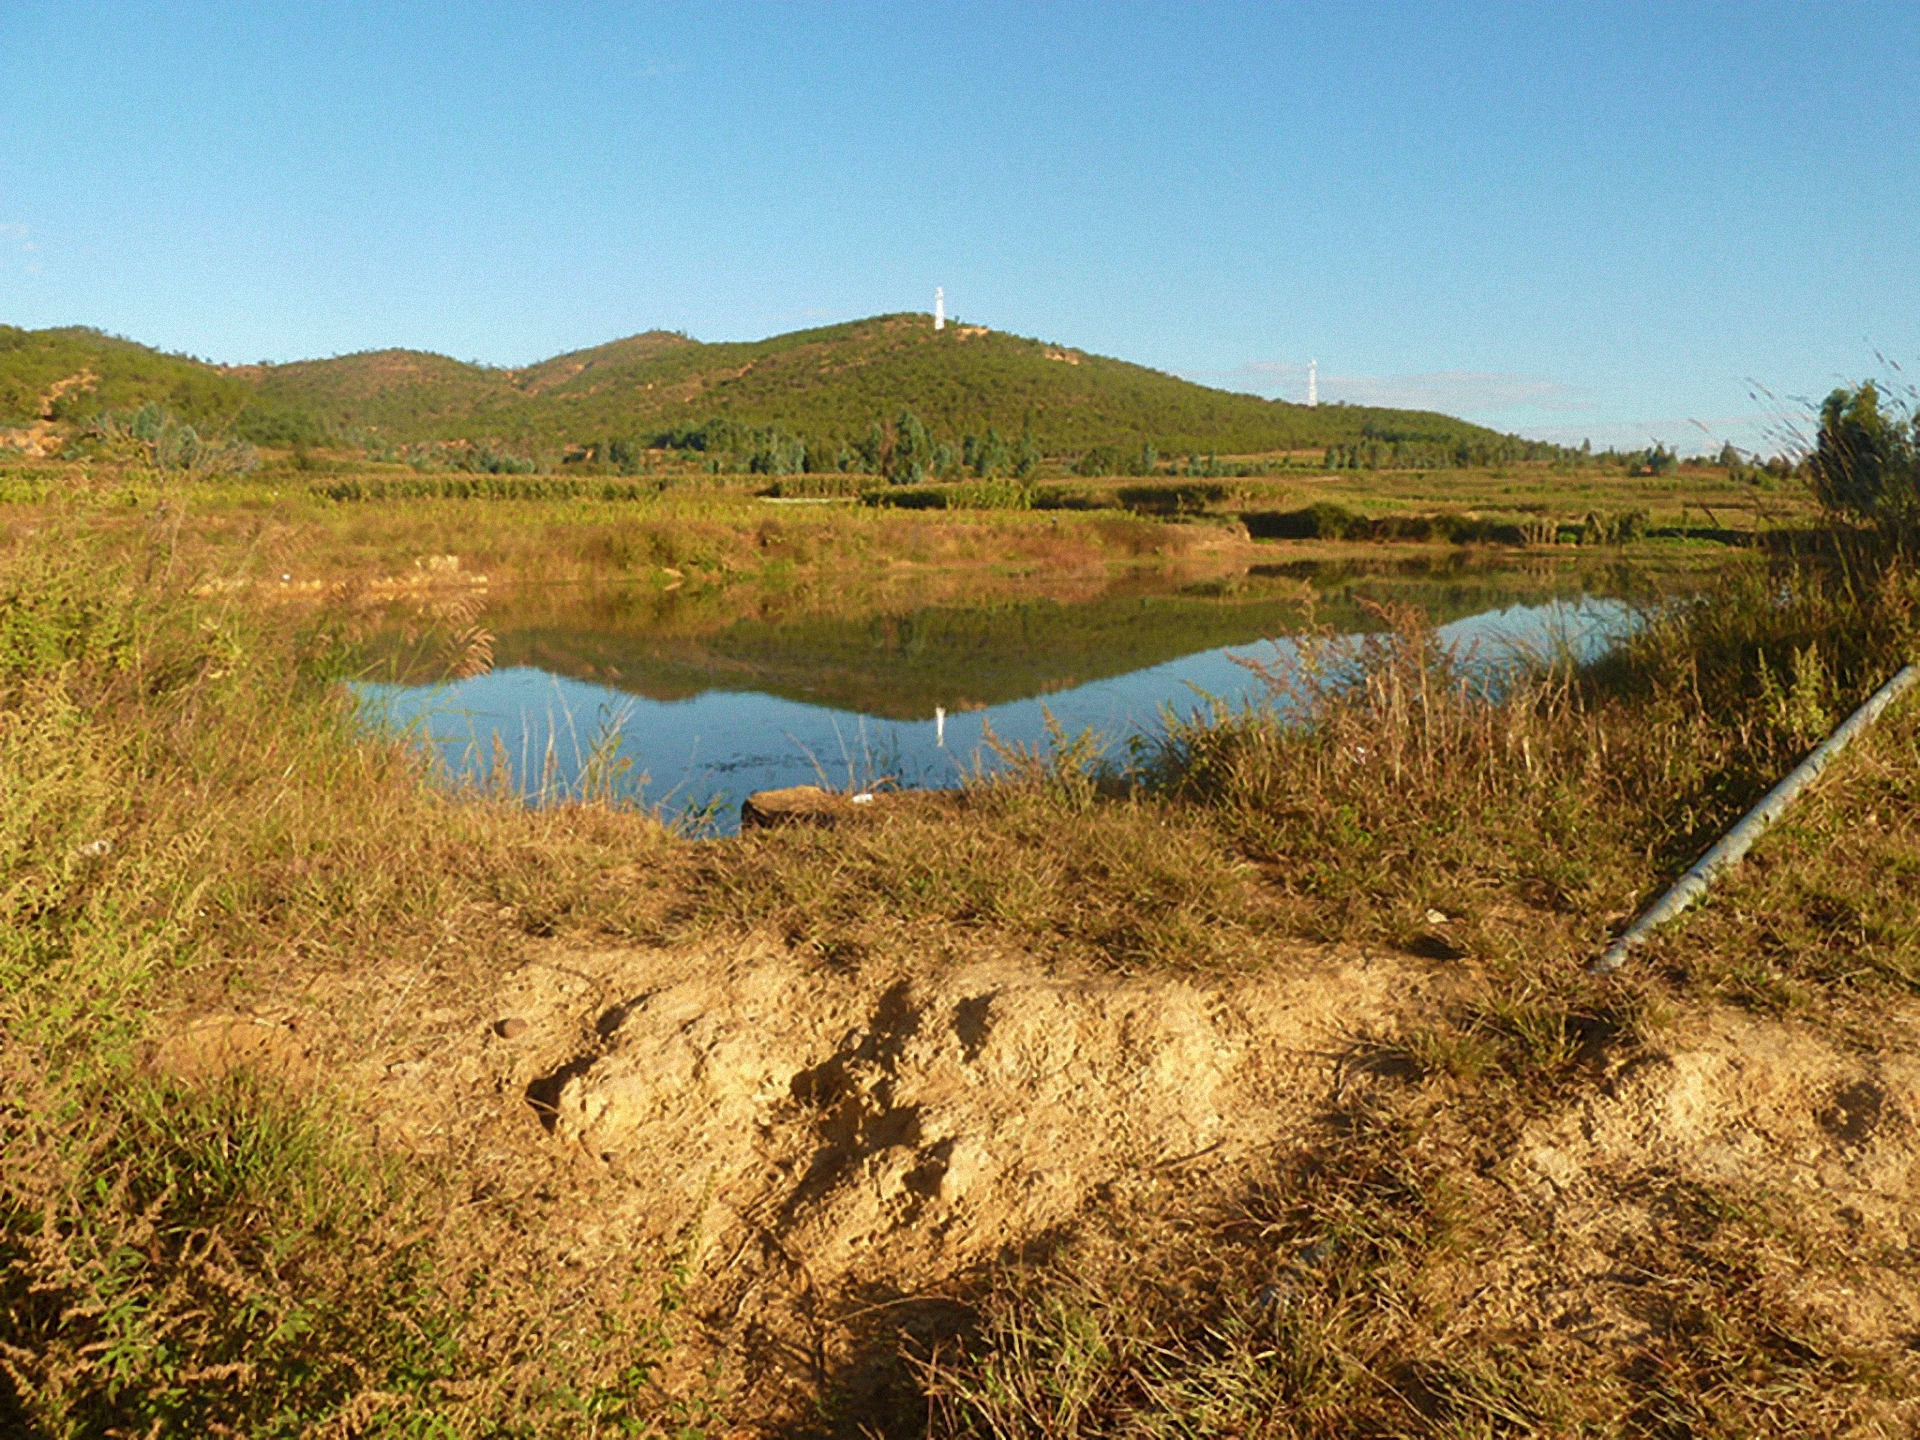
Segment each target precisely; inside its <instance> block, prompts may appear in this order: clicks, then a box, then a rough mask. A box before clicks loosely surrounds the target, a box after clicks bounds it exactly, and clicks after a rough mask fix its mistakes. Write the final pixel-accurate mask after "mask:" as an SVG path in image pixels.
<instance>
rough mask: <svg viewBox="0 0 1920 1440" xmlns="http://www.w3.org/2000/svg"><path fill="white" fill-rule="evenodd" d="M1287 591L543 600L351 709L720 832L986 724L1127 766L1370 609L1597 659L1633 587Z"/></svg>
mask: <svg viewBox="0 0 1920 1440" xmlns="http://www.w3.org/2000/svg"><path fill="white" fill-rule="evenodd" d="M1303 570H1308V567H1288V568H1287V569H1286V570H1284V571H1282V570H1279V569H1277V568H1276V569H1273V570H1267V571H1262V570H1259V569H1255V570H1250V571H1245V572H1241V573H1238V574H1232V575H1226V576H1219V575H1215V576H1209V577H1205V578H1202V579H1198V580H1196V579H1194V578H1193V577H1192V576H1190V575H1179V574H1146V575H1143V574H1140V573H1137V572H1135V573H1129V574H1126V575H1124V576H1119V577H1114V578H1110V579H1099V580H1094V581H1091V582H1090V581H1088V580H1087V579H1086V577H1079V578H1078V579H1077V580H1076V581H1075V582H1074V583H1072V584H1065V585H1060V584H1056V585H1048V584H1046V583H1045V582H1044V581H1043V580H1042V581H1036V580H1035V579H1034V578H1032V577H1028V578H1027V579H1025V580H1022V581H1020V582H1017V583H1001V584H998V585H995V586H981V585H978V584H969V583H967V582H965V581H957V582H955V584H954V585H952V586H949V587H948V588H947V589H946V590H945V591H944V592H943V591H939V590H938V589H937V588H936V591H935V593H931V594H929V593H910V594H886V593H882V594H877V595H846V594H825V593H820V592H817V591H816V592H811V593H798V594H795V593H783V594H775V595H768V594H757V595H756V594H752V593H748V594H744V595H743V594H740V593H737V592H729V593H708V594H705V595H698V594H696V595H692V596H676V595H667V594H662V593H660V592H658V591H655V590H650V589H646V588H641V587H635V588H633V589H631V590H622V589H620V588H617V587H616V588H613V589H608V588H606V587H595V588H593V589H591V590H588V591H570V590H568V589H566V588H565V587H550V588H548V589H546V590H543V591H539V592H526V591H523V592H522V593H520V594H519V595H517V596H514V597H511V598H510V599H508V600H506V601H504V602H503V603H502V604H500V605H499V606H498V607H496V609H494V610H493V611H492V612H490V613H489V615H488V616H487V617H486V618H487V619H488V621H489V622H490V623H491V624H492V625H493V626H494V627H495V628H494V639H493V653H494V658H495V665H494V668H492V669H491V670H490V671H489V672H488V673H485V674H481V675H476V676H473V677H471V678H467V679H461V680H456V681H442V682H438V683H432V682H424V683H423V682H421V681H419V680H418V678H417V675H414V674H408V673H405V671H406V670H409V669H410V670H412V671H415V672H417V671H418V670H419V669H420V668H422V667H421V666H420V665H419V664H418V663H415V664H413V665H411V666H409V667H398V668H399V669H400V670H401V673H399V674H397V677H396V678H395V679H394V680H391V681H385V682H378V681H369V682H365V683H363V684H361V685H360V686H359V687H358V689H359V691H360V694H361V697H362V703H363V708H364V710H365V712H366V713H367V714H368V715H369V716H370V717H373V718H375V719H376V720H378V721H379V722H381V723H384V724H387V725H389V726H393V727H397V728H401V729H404V730H407V731H410V732H411V733H413V734H414V735H416V736H418V737H420V738H421V739H422V740H423V741H425V742H426V743H428V744H430V745H431V746H432V747H434V749H435V750H437V752H438V754H439V757H440V759H441V761H442V762H443V763H444V765H445V767H446V769H447V771H448V773H449V774H450V776H452V777H454V778H456V779H458V780H463V781H470V782H477V783H492V782H495V781H498V780H501V779H505V780H506V782H507V783H509V784H511V785H512V786H513V787H515V788H516V789H518V790H519V791H520V792H521V793H522V794H524V795H526V796H527V797H528V798H530V799H534V800H540V799H563V798H567V797H569V796H571V795H574V794H577V793H579V791H580V789H581V788H582V787H583V786H585V785H590V784H593V783H594V782H595V778H596V775H597V777H598V780H599V783H600V784H603V785H604V784H606V783H607V782H608V780H609V779H610V780H611V783H612V787H613V789H614V791H615V793H618V794H621V795H623V796H626V797H628V798H632V799H635V800H638V801H639V802H641V803H644V804H648V805H651V806H654V807H657V808H658V809H659V810H660V811H661V813H662V814H663V815H666V816H668V817H670V818H672V817H688V816H692V817H704V818H703V819H700V820H699V821H698V823H699V824H701V825H703V826H705V827H710V828H711V829H712V830H714V831H717V832H720V833H726V832H728V831H730V830H732V829H733V828H734V827H735V826H736V825H737V822H738V816H739V807H740V802H741V800H743V799H744V798H745V797H746V796H747V795H748V794H750V793H751V792H753V791H755V790H763V789H772V788H777V787H781V786H787V785H801V784H823V785H827V786H831V787H834V788H843V789H844V788H851V789H854V790H860V789H866V788H870V787H873V786H876V785H899V786H950V785H955V784H958V783H960V782H961V781H962V780H963V779H964V778H965V777H966V776H968V775H970V774H974V773H976V772H979V771H982V770H991V769H992V768H993V767H994V766H995V764H996V763H997V762H996V759H995V756H994V754H993V752H992V750H991V748H990V747H989V746H987V745H986V744H984V743H983V742H984V740H985V738H986V736H987V734H988V729H987V727H989V726H990V727H991V733H992V735H993V736H995V737H997V738H998V739H999V740H1000V741H1001V742H1002V743H1020V744H1025V745H1037V746H1044V745H1045V743H1046V740H1047V729H1048V724H1047V720H1048V716H1049V715H1051V716H1052V717H1053V720H1054V721H1055V722H1056V723H1057V724H1058V725H1059V726H1060V727H1062V728H1063V729H1064V730H1065V731H1067V732H1068V733H1069V734H1074V733H1078V732H1080V731H1082V730H1086V729H1089V728H1090V729H1092V730H1094V731H1096V732H1098V733H1099V734H1100V736H1101V737H1102V738H1103V739H1104V740H1105V742H1106V743H1107V744H1108V746H1109V749H1110V751H1118V750H1121V749H1123V748H1124V746H1125V743H1126V741H1127V739H1128V737H1129V736H1134V735H1149V736H1150V735H1151V734H1152V733H1154V732H1155V731H1156V730H1157V729H1159V728H1160V727H1161V725H1162V723H1163V715H1164V714H1165V713H1166V712H1168V711H1172V712H1174V713H1187V712H1190V711H1192V710H1195V709H1198V708H1202V707H1204V706H1206V705H1209V704H1211V703H1213V702H1214V701H1219V702H1223V703H1226V704H1228V705H1239V704H1244V703H1248V702H1251V701H1257V700H1258V699H1260V698H1261V697H1262V696H1263V695H1264V694H1265V693H1266V692H1265V685H1264V683H1263V682H1262V680H1261V679H1260V677H1259V676H1258V675H1257V674H1256V673H1254V672H1253V671H1252V670H1250V669H1249V668H1248V667H1247V666H1246V665H1244V664H1242V663H1240V661H1241V658H1242V657H1254V658H1257V659H1262V660H1265V661H1268V662H1272V661H1274V660H1276V659H1277V658H1280V656H1281V655H1282V654H1283V653H1284V652H1285V651H1286V650H1287V649H1289V648H1290V646H1291V641H1290V640H1289V639H1288V638H1287V637H1288V636H1289V635H1292V634H1298V633H1300V631H1301V629H1302V627H1303V626H1305V625H1308V624H1314V625H1317V626H1319V627H1320V628H1321V629H1322V630H1327V629H1331V630H1333V631H1335V632H1339V633H1349V634H1359V633H1363V632H1365V631H1368V630H1377V629H1379V628H1381V624H1382V620H1381V617H1380V615H1379V613H1378V611H1377V609H1375V608H1373V607H1374V606H1377V605H1379V604H1383V603H1399V604H1411V605H1417V606H1419V607H1420V608H1421V609H1422V610H1423V611H1424V612H1425V613H1427V614H1428V615H1429V617H1430V618H1432V619H1433V620H1434V621H1435V622H1436V623H1437V625H1438V633H1439V635H1440V637H1441V638H1442V639H1443V640H1444V641H1445V642H1447V643H1448V644H1449V645H1450V646H1452V647H1453V648H1454V649H1455V651H1456V653H1458V654H1459V655H1461V656H1462V657H1463V658H1464V659H1465V660H1466V661H1467V663H1469V664H1472V665H1476V666H1483V667H1491V668H1494V669H1497V668H1498V667H1500V666H1502V665H1506V664H1511V663H1513V661H1514V660H1515V659H1516V658H1517V657H1519V656H1522V655H1525V654H1530V653H1531V654H1538V653H1541V652H1543V651H1545V650H1548V649H1554V648H1561V647H1566V648H1570V649H1571V650H1572V651H1573V652H1574V653H1575V654H1577V655H1580V656H1582V657H1591V656H1593V655H1596V654H1598V653H1599V652H1600V651H1601V650H1603V649H1604V648H1605V647H1606V646H1607V645H1608V644H1609V643H1611V642H1612V640H1613V639H1614V638H1615V637H1616V636H1617V635H1619V634H1620V633H1621V631H1622V629H1623V628H1624V627H1625V626H1626V625H1627V624H1629V623H1630V621H1631V616H1632V614H1633V613H1634V612H1633V609H1632V607H1631V606H1630V605H1629V604H1628V603H1627V602H1626V601H1625V600H1624V599H1623V598H1622V596H1623V594H1624V593H1625V592H1628V591H1631V590H1633V589H1634V588H1635V587H1636V586H1637V585H1639V584H1640V583H1641V582H1640V579H1639V577H1629V576H1623V575H1620V574H1618V573H1614V572H1596V571H1592V570H1588V571H1577V570H1560V571H1542V570H1534V571H1526V572H1522V571H1503V570H1481V571H1472V572H1466V573H1451V574H1450V573H1438V574H1436V573H1425V572H1422V571H1420V570H1419V569H1417V568H1415V569H1414V570H1411V571H1409V570H1407V569H1405V568H1401V569H1397V570H1387V571H1383V572H1371V571H1366V570H1358V571H1353V570H1349V571H1324V570H1322V571H1320V572H1313V571H1311V570H1308V573H1305V574H1303V573H1302V571H1303ZM1303 579H1308V580H1311V581H1312V583H1313V584H1314V588H1315V591H1316V592H1317V598H1316V600H1315V601H1314V603H1313V608H1312V611H1311V613H1310V612H1309V610H1308V609H1307V608H1306V607H1305V606H1304V605H1303V603H1302V599H1301V596H1302V590H1301V581H1302V580H1303ZM982 591H985V592H987V593H980V592H982ZM1276 647H1277V648H1276ZM410 680H411V681H413V683H408V682H409V681H410ZM503 762H504V772H503V771H502V768H501V767H502V764H503Z"/></svg>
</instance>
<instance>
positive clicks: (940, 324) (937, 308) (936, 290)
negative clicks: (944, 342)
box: [933, 285, 947, 330]
mask: <svg viewBox="0 0 1920 1440" xmlns="http://www.w3.org/2000/svg"><path fill="white" fill-rule="evenodd" d="M933 328H934V329H936V330H944V329H946V328H947V292H946V291H945V290H942V289H941V288H940V287H939V286H938V285H936V286H934V287H933Z"/></svg>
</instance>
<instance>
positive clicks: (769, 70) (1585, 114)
mask: <svg viewBox="0 0 1920 1440" xmlns="http://www.w3.org/2000/svg"><path fill="white" fill-rule="evenodd" d="M0 54H4V55H5V56H6V57H7V61H6V64H5V66H4V69H3V70H0V121H3V122H4V130H3V131H0V134H4V137H5V140H4V143H3V144H0V322H5V323H12V324H17V325H28V326H39V325H51V324H73V323H82V324H89V325H97V326H100V327H101V328H103V329H107V330H111V331H114V332H116V333H120V334H125V335H129V336H132V337H133V338H135V339H139V340H144V341H147V342H149V343H152V344H156V345H160V346H162V347H164V348H166V349H171V350H180V351H187V352H190V353H193V354H198V355H203V356H206V357H208V358H211V359H216V360H221V361H229V362H240V361H251V360H258V359H277V360H279V359H295V358H301V357H306V356H313V355H326V354H335V353H341V352H346V351H351V350H361V349H370V348H377V347H382V346H387V345H408V346H417V347H421V348H425V349H432V350H439V351H443V352H446V353H449V354H453V355H456V356H458V357H460V358H462V359H479V360H484V361H488V362H490V363H502V364H513V363H522V362H526V361H529V360H532V359H536V358H539V357H542V356H546V355H549V354H553V353H556V352H559V351H562V350H567V349H574V348H578V347H581V346H585V345H591V344H595V343H598V342H600V341H603V340H607V339H610V338H612V337H614V336H617V335H622V334H628V333H631V332H633V331H636V330H643V329H652V328H666V329H675V330H684V331H686V332H687V333H689V334H691V335H694V336H697V337H699V338H701V339H716V340H717V339H736V338H748V337H756V336H761V335H766V334H772V333H775V332H778V331H781V330H789V329H794V328H798V327H800V326H803V325H808V324H817V323H825V322H827V321H830V320H835V319H845V318H852V317H855V316H860V315H867V314H874V313H878V312H882V311H889V310H906V309H917V310H924V309H929V308H931V297H932V290H933V286H934V285H936V284H941V285H944V286H945V287H946V291H947V296H948V304H949V308H950V309H951V310H952V311H954V312H956V313H958V314H959V315H960V316H962V317H963V318H965V319H967V320H969V321H975V322H979V323H984V324H988V325H992V326H994V327H995V328H999V329H1005V330H1011V331H1014V332H1017V333H1020V334H1027V335H1038V336H1042V337H1044V338H1047V339H1050V340H1057V341H1062V342H1065V343H1069V344H1073V345H1078V346H1081V347H1083V348H1086V349H1089V350H1094V351H1098V352H1101V353H1105V354H1111V355H1118V356H1121V357H1123V358H1125V359H1129V360H1135V361H1139V362H1141V363H1144V364H1148V365H1153V366H1156V367H1159V368H1162V369H1167V370H1173V371H1177V372H1179V373H1181V374H1185V375H1189V376H1192V377H1193V378H1196V379H1200V380H1204V381H1206V382H1208V383H1211V384H1219V385H1225V386H1229V387H1231V388H1236V389H1250V390H1257V391H1259V392H1261V393H1264V394H1275V395H1286V396H1290V397H1298V396H1300V395H1301V394H1303V393H1304V370H1303V368H1302V367H1303V365H1304V362H1305V361H1306V360H1307V359H1309V358H1310V357H1311V358H1317V359H1318V360H1319V362H1320V376H1321V382H1320V389H1321V396H1322V398H1323V399H1341V398H1344V399H1349V400H1354V401H1375V402H1381V403H1397V404H1416V405H1429V406H1434V407H1437V408H1441V409H1445V410H1449V411H1452V412H1454V413H1458V414H1464V415H1468V416H1470V417H1472V418H1474V419H1477V420H1482V421H1485V422H1488V423H1492V424H1495V425H1498V426H1500V427H1501V428H1503V429H1517V430H1520V431H1522V432H1524V433H1528V434H1535V435H1542V436H1547V437H1549V438H1556V439H1570V440H1574V441H1576V442H1577V441H1578V439H1580V438H1581V437H1582V436H1589V435H1590V436H1592V437H1593V438H1594V440H1595V442H1596V444H1605V443H1621V444H1644V443H1645V442H1646V440H1647V439H1648V438H1649V437H1658V438H1661V439H1664V440H1667V441H1669V442H1679V443H1682V444H1685V445H1687V447H1688V448H1699V447H1700V446H1702V445H1705V444H1706V443H1707V441H1708V439H1709V437H1710V438H1711V439H1712V440H1713V441H1714V442H1716V443H1717V441H1718V440H1719V439H1720V438H1722V437H1725V436H1730V437H1731V438H1733V439H1734V440H1736V442H1739V443H1743V444H1748V445H1764V444H1767V443H1768V441H1769V440H1770V439H1771V438H1772V437H1774V436H1775V435H1776V434H1777V431H1778V426H1779V420H1778V418H1777V417H1779V416H1781V415H1783V414H1787V415H1790V414H1791V413H1792V412H1793V410H1794V408H1795V405H1796V403H1797V402H1798V401H1801V400H1805V399H1808V398H1812V397H1817V396H1818V395H1820V394H1824V393H1825V392H1826V391H1827V390H1828V389H1830V388H1831V387H1832V386H1833V385H1834V384H1836V383H1839V382H1841V381H1843V380H1846V379H1849V378H1856V377H1860V376H1863V375H1868V374H1874V373H1880V372H1882V371H1883V370H1884V369H1885V368H1886V367H1887V364H1888V362H1891V363H1894V364H1900V365H1905V366H1908V367H1909V368H1911V366H1912V365H1914V364H1916V363H1920V303H1916V302H1920V80H1917V79H1916V77H1920V6H1916V5H1913V4H1910V3H1909V4H1884V5H1864V4H1863V5H1847V4H1831V5H1807V4H1798V5H1785V4H1781V5H1772V4H1742V5H1690V4H1680V3H1663V4H1617V5H1616V4H1605V3H1581V4H1530V5H1517V4H1516V5H1500V6H1495V5H1465V4H1463V5H1456V6H1439V5H1395V4H1371V5H1365V6H1350V5H1331V4H1326V3H1321V4H1317V5H1282V4H1275V5H1259V6H1253V5H1225V4H1221V5H1199V4H1189V5H1179V6H1174V5H1115V4H1103V5H1084V6H1079V5H1059V6H1038V7H1037V6H1034V5H1031V4H1028V5H1005V6H1000V5H981V4H970V5H965V6H959V5H953V6H922V5H912V4H899V3H896V4H888V5H884V6H880V5H874V6H865V5H859V6H855V5H833V6H824V5H823V6H804V5H798V4H783V5H767V6H717V5H715V6H638V5H633V6H623V5H592V4H574V3H564V0H542V3H506V0H502V3H495V4H485V5H481V4H474V5H410V4H405V3H387V4H380V5H370V4H369V5H326V4H304V5H274V4H265V3H249V4H235V5H225V4H218V3H199V4H194V5H187V4H184V3H178V4H167V5H160V4H149V5H138V4H84V3H72V0H66V3H60V4H53V3H41V0H7V3H6V4H5V5H4V6H0ZM1881 356H1884V357H1885V360H1884V361H1883V360H1882V359H1881V358H1878V357H1881ZM1756 385H1757V386H1759V387H1764V390H1765V391H1768V392H1771V393H1772V395H1773V396H1775V397H1776V398H1774V399H1768V398H1766V396H1765V394H1759V395H1758V398H1756V394H1757V392H1756V389H1755V387H1756ZM1694 422H1698V424H1695V423H1694Z"/></svg>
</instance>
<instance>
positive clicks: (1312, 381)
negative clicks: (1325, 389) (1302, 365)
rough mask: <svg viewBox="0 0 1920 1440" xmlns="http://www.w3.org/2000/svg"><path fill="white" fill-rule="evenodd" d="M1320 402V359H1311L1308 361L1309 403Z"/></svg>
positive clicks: (1315, 403)
mask: <svg viewBox="0 0 1920 1440" xmlns="http://www.w3.org/2000/svg"><path fill="white" fill-rule="evenodd" d="M1319 403H1320V362H1319V361H1318V360H1309V361H1307V404H1309V405H1318V404H1319Z"/></svg>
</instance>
